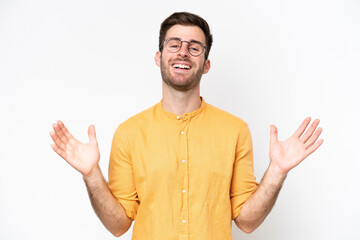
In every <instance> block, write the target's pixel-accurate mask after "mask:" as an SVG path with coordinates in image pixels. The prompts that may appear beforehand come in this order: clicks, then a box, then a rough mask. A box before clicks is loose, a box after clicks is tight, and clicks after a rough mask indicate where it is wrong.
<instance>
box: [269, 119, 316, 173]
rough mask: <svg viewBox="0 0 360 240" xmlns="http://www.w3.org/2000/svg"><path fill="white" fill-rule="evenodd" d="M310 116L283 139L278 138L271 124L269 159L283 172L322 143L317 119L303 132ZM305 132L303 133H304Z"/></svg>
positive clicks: (294, 165)
mask: <svg viewBox="0 0 360 240" xmlns="http://www.w3.org/2000/svg"><path fill="white" fill-rule="evenodd" d="M310 121H311V118H310V117H308V118H306V119H305V120H304V121H303V123H302V124H301V125H300V126H299V128H298V129H297V130H296V131H295V132H294V134H293V135H292V136H291V137H289V138H288V139H287V140H285V141H279V140H278V134H277V129H276V127H275V126H274V125H271V130H270V152H269V155H270V159H271V162H272V164H275V165H276V166H277V167H278V168H279V169H280V170H281V171H282V172H283V173H284V174H287V173H288V172H289V171H290V170H291V169H292V168H294V167H296V166H297V165H298V164H299V163H301V162H302V161H303V160H304V159H305V158H306V157H307V156H309V155H310V154H311V153H313V152H314V151H315V150H316V149H318V148H319V147H320V145H321V144H322V143H323V139H320V140H319V141H317V139H318V138H319V136H320V134H321V131H322V129H321V128H317V126H318V125H319V122H320V121H319V120H318V119H316V120H315V121H314V122H313V123H312V124H311V125H310V127H309V128H308V129H307V131H306V132H305V130H306V128H307V126H308V125H309V123H310ZM304 132H305V133H304Z"/></svg>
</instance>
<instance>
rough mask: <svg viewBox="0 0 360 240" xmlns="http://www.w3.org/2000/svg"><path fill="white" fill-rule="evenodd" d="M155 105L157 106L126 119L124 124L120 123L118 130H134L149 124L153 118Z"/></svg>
mask: <svg viewBox="0 0 360 240" xmlns="http://www.w3.org/2000/svg"><path fill="white" fill-rule="evenodd" d="M156 105H157V104H155V105H153V106H151V107H149V108H147V109H145V110H143V111H141V112H139V113H137V114H135V115H133V116H132V117H130V118H128V119H127V120H125V121H124V122H122V123H120V125H119V128H123V129H125V128H134V127H139V126H141V125H143V124H145V123H147V122H149V120H150V119H152V118H153V114H154V111H155V107H156Z"/></svg>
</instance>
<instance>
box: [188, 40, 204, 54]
mask: <svg viewBox="0 0 360 240" xmlns="http://www.w3.org/2000/svg"><path fill="white" fill-rule="evenodd" d="M188 49H189V52H190V54H191V55H193V56H199V55H200V54H201V53H202V52H203V46H202V45H201V44H200V43H196V42H190V44H189V47H188Z"/></svg>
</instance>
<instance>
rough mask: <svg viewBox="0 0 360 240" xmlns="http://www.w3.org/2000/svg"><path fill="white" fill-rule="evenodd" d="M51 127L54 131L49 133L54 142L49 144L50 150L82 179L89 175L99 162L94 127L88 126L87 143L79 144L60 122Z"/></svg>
mask: <svg viewBox="0 0 360 240" xmlns="http://www.w3.org/2000/svg"><path fill="white" fill-rule="evenodd" d="M52 126H53V129H54V132H50V136H51V138H52V139H53V141H54V143H53V144H51V147H52V149H53V150H54V151H55V152H56V153H57V154H58V155H59V156H60V157H62V158H63V159H65V161H66V162H68V163H69V164H70V165H71V166H72V167H73V168H75V169H76V170H77V171H79V172H80V173H81V174H82V175H83V176H84V177H86V176H88V175H90V174H91V173H92V171H93V170H94V169H95V168H96V166H98V163H99V160H100V152H99V147H98V143H97V140H96V133H95V127H94V125H90V126H89V129H88V135H89V143H82V142H79V141H78V140H77V139H76V138H74V137H73V136H72V135H71V133H70V132H69V130H68V129H67V128H66V127H65V125H64V123H62V122H61V121H57V123H54V124H53V125H52Z"/></svg>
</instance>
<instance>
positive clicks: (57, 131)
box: [52, 123, 69, 145]
mask: <svg viewBox="0 0 360 240" xmlns="http://www.w3.org/2000/svg"><path fill="white" fill-rule="evenodd" d="M52 127H53V129H54V131H55V134H56V136H57V137H58V138H59V139H60V141H62V142H63V143H64V144H65V145H66V144H67V143H68V142H69V140H68V139H67V137H66V136H65V135H64V133H63V131H61V128H60V126H59V125H58V124H57V123H53V125H52Z"/></svg>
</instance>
